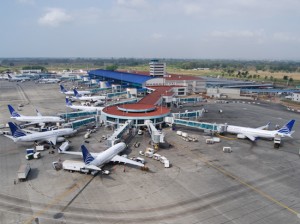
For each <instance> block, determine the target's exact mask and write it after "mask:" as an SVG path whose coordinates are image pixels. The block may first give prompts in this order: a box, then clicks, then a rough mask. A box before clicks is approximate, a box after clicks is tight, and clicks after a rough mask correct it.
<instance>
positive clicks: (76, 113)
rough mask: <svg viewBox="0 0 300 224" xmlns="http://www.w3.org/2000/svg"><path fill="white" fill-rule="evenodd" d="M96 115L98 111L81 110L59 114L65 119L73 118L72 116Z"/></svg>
mask: <svg viewBox="0 0 300 224" xmlns="http://www.w3.org/2000/svg"><path fill="white" fill-rule="evenodd" d="M94 115H97V111H79V112H71V113H63V114H59V116H60V117H61V118H64V119H72V118H78V117H87V116H94Z"/></svg>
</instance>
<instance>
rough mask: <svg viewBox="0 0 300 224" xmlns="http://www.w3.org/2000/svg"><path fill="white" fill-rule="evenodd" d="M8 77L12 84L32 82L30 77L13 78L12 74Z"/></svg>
mask: <svg viewBox="0 0 300 224" xmlns="http://www.w3.org/2000/svg"><path fill="white" fill-rule="evenodd" d="M7 76H8V80H9V81H10V82H24V81H28V80H30V78H29V77H16V76H15V77H12V76H11V75H10V74H8V75H7Z"/></svg>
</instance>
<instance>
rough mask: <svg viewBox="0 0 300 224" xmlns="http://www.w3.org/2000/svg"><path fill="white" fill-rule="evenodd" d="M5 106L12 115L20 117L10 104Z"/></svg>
mask: <svg viewBox="0 0 300 224" xmlns="http://www.w3.org/2000/svg"><path fill="white" fill-rule="evenodd" d="M7 106H8V109H9V112H10V114H11V116H12V117H21V115H20V114H18V112H17V111H15V109H14V108H13V107H12V106H11V105H7Z"/></svg>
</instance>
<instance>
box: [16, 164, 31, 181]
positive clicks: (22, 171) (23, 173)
mask: <svg viewBox="0 0 300 224" xmlns="http://www.w3.org/2000/svg"><path fill="white" fill-rule="evenodd" d="M30 170H31V168H30V165H29V163H27V164H21V166H20V168H19V170H18V179H19V181H24V180H26V178H27V176H28V173H29V172H30Z"/></svg>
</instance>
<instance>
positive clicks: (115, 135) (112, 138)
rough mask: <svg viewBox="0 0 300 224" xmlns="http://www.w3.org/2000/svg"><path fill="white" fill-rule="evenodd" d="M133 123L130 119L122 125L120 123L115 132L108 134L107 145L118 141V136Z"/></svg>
mask: <svg viewBox="0 0 300 224" xmlns="http://www.w3.org/2000/svg"><path fill="white" fill-rule="evenodd" d="M132 124H133V121H132V120H128V121H126V122H125V124H124V125H122V126H121V125H120V126H119V128H117V129H116V130H115V132H114V133H113V134H112V136H110V137H109V138H108V139H107V140H108V145H109V147H111V146H113V145H114V144H116V143H118V141H119V140H120V138H121V137H122V136H123V134H124V133H125V131H126V130H128V129H129V128H130V127H131V126H132Z"/></svg>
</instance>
